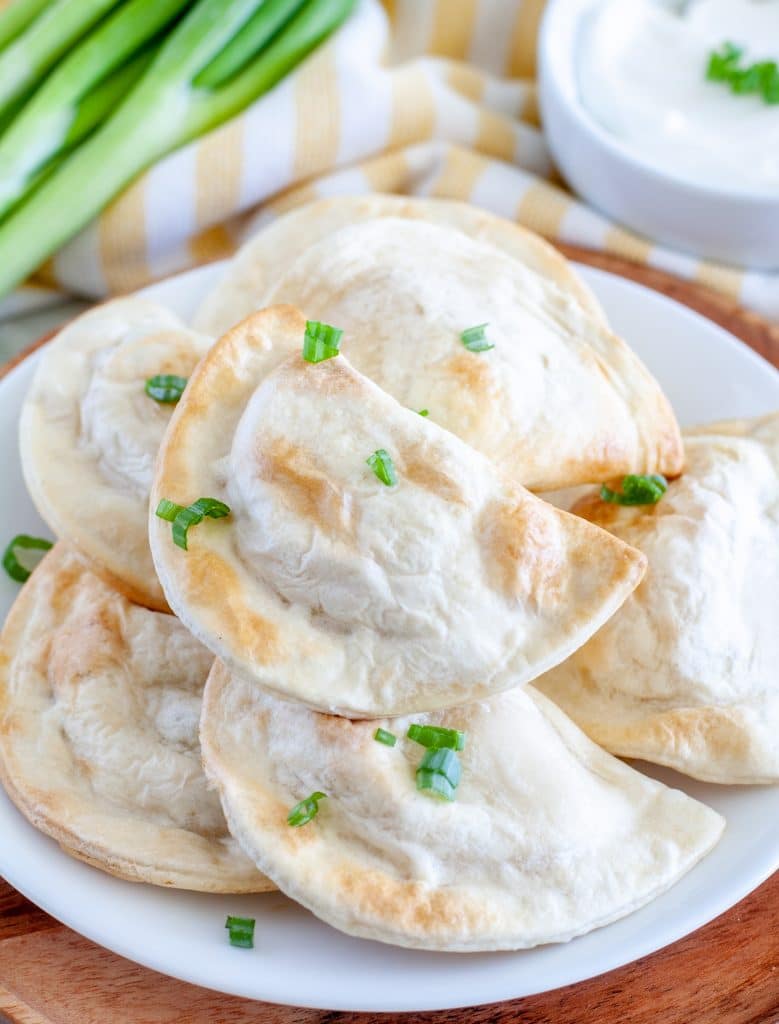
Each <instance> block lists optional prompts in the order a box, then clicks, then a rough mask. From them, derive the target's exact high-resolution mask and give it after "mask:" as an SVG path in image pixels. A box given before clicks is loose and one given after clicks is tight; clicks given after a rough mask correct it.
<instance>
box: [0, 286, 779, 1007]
mask: <svg viewBox="0 0 779 1024" xmlns="http://www.w3.org/2000/svg"><path fill="white" fill-rule="evenodd" d="M218 274H219V268H217V267H209V268H205V269H201V270H198V271H193V272H192V273H189V274H185V275H182V276H180V277H178V278H173V279H171V280H169V281H166V282H163V283H162V284H158V285H155V286H154V287H153V288H149V289H147V291H146V294H147V295H148V296H149V297H152V298H154V299H157V300H159V301H161V302H163V303H165V304H166V305H168V306H171V307H172V308H174V309H176V310H177V311H179V312H180V313H181V314H183V315H184V316H186V317H188V316H190V315H191V313H192V311H193V309H194V308H195V306H196V305H197V303H198V301H199V299H200V298H201V297H202V295H203V294H204V292H205V290H206V289H207V288H208V287H210V285H211V284H212V283H213V282H214V281H215V279H216V277H217V276H218ZM582 274H583V276H584V277H585V279H586V280H587V282H588V283H589V284H590V285H591V286H592V287H593V288H594V290H595V292H596V294H597V295H598V296H599V298H600V299H601V301H602V302H603V304H604V306H605V308H606V311H607V313H608V315H609V317H610V319H611V321H612V323H613V325H614V327H615V328H616V330H617V331H618V332H619V333H620V334H622V335H623V337H625V338H627V340H628V341H629V342H630V343H631V344H632V345H633V347H634V348H635V349H636V351H637V352H638V353H639V355H640V356H641V357H642V358H643V359H644V360H645V362H646V363H647V364H648V365H649V368H650V369H651V370H652V371H653V372H654V373H655V374H656V375H657V377H658V378H659V379H660V381H661V383H662V384H663V386H664V387H665V390H666V392H667V393H668V395H669V396H670V398H671V401H672V402H673V404H674V407H675V409H676V411H677V413H678V415H679V417H680V419H681V421H682V423H686V424H691V423H695V422H705V421H707V420H715V419H723V418H726V417H735V416H752V415H758V414H760V413H765V412H769V411H771V410H773V409H776V408H777V407H779V374H777V373H776V372H775V371H774V370H773V369H772V368H771V367H770V366H769V365H768V364H767V363H766V362H764V361H763V360H762V359H760V358H759V357H758V356H756V355H754V353H752V352H751V351H750V350H749V349H747V348H746V347H745V346H744V345H742V344H741V343H740V342H738V341H736V339H734V338H733V337H732V336H730V335H729V334H726V333H725V332H724V331H722V330H720V329H719V328H717V327H715V326H714V325H713V324H711V323H710V322H709V321H707V320H704V319H703V318H702V317H699V316H697V315H696V314H694V313H691V312H689V311H688V310H686V309H685V308H683V307H682V306H680V305H678V304H677V303H675V302H671V301H670V300H668V299H665V298H663V297H662V296H659V295H657V294H656V293H654V292H651V291H649V290H647V289H645V288H642V287H640V286H638V285H635V284H630V283H628V282H626V281H624V280H622V279H620V278H617V277H613V276H612V275H610V274H604V273H602V272H598V271H594V270H589V269H586V268H583V269H582ZM314 312H315V311H314ZM34 365H35V356H32V357H31V358H30V359H28V360H26V361H25V362H24V363H23V364H22V365H20V366H19V367H18V368H16V369H15V370H13V371H12V372H11V373H10V374H9V375H8V376H7V377H6V378H5V379H4V380H3V381H2V382H0V465H2V467H3V478H4V483H5V487H4V500H3V501H2V503H0V539H2V538H10V537H11V536H12V535H14V534H16V533H21V532H26V533H33V534H36V533H37V534H44V535H45V533H46V529H45V527H44V525H43V523H42V522H41V521H40V519H39V517H38V516H37V515H36V513H35V511H34V509H33V507H32V503H31V502H30V499H29V498H28V497H27V493H26V491H25V489H24V484H23V483H22V474H21V469H20V465H19V457H18V454H17V444H16V438H17V423H18V419H19V409H20V406H21V403H22V398H23V395H24V393H25V390H26V388H27V385H28V383H29V381H30V377H31V375H32V371H33V367H34ZM725 585H727V583H726V584H725ZM16 592H17V585H16V584H13V583H11V582H10V581H9V580H7V579H3V580H2V582H0V617H4V616H5V613H6V611H7V609H8V607H9V606H10V604H11V601H12V600H13V597H14V595H15V593H16ZM642 770H646V771H647V772H648V773H649V774H651V775H653V776H654V777H655V778H659V779H662V780H663V781H664V782H667V783H668V784H670V785H672V786H676V787H678V788H680V789H683V790H685V791H686V792H687V793H689V794H691V795H692V796H694V797H697V798H698V799H699V800H702V801H704V803H707V804H710V805H711V806H712V807H715V808H716V809H717V810H718V811H720V812H721V813H722V814H723V815H724V816H725V818H726V819H727V823H728V827H727V830H726V832H725V836H724V838H723V839H722V841H721V843H720V844H719V846H717V848H716V849H715V850H714V851H713V852H712V853H711V854H709V856H708V857H706V858H705V859H704V860H703V861H702V862H701V863H700V864H699V865H698V866H697V867H696V868H694V870H693V871H691V872H690V874H688V875H687V876H686V877H685V878H683V879H682V880H681V881H680V882H679V883H678V884H677V885H675V886H674V887H673V889H671V890H670V891H669V892H668V893H666V894H665V895H664V896H661V897H660V898H659V899H657V900H655V901H654V902H653V903H651V904H650V905H649V906H647V907H645V908H644V909H642V910H639V911H638V912H637V913H635V914H631V915H630V916H629V917H627V918H625V919H623V920H622V921H618V922H616V923H615V924H611V925H609V926H608V927H606V928H601V929H599V930H598V931H595V932H591V933H590V934H589V935H585V936H583V937H582V938H579V939H574V940H573V941H572V942H570V943H568V944H565V945H554V946H545V947H541V948H538V949H534V950H529V951H525V952H520V953H490V954H487V953H482V954H444V953H439V954H436V953H426V952H415V951H411V950H406V949H396V948H393V947H391V946H384V945H381V944H379V943H376V942H367V941H363V940H358V939H352V938H348V937H347V936H346V935H341V934H340V933H339V932H336V931H333V930H332V929H331V928H329V927H328V926H327V925H325V924H322V923H321V922H319V921H318V920H317V919H316V918H314V917H312V916H311V915H310V914H308V913H307V912H306V911H304V910H302V909H301V908H300V907H297V906H296V905H294V904H293V903H291V902H290V901H289V900H287V899H286V898H285V897H283V896H281V895H279V894H277V893H273V894H270V895H265V896H251V897H250V896H204V895H198V894H192V893H184V892H175V891H172V890H165V889H158V888H155V887H153V886H149V885H136V884H133V883H130V882H122V881H119V880H118V879H115V878H112V877H110V876H109V875H105V874H103V873H102V872H100V871H97V870H95V869H93V868H90V867H87V866H86V865H85V864H82V863H80V862H78V861H75V860H72V859H71V858H70V857H68V856H67V855H66V854H64V853H62V852H61V851H60V849H59V848H58V846H57V845H56V843H54V842H53V841H52V840H50V839H48V838H46V837H45V836H43V835H40V834H39V833H38V832H36V831H35V829H33V828H32V826H30V825H28V823H27V821H26V820H25V819H24V818H23V817H22V816H21V814H19V813H18V811H17V810H16V809H15V808H14V807H13V805H12V804H11V803H10V801H9V800H8V799H7V798H6V797H5V795H4V794H2V793H0V836H2V840H0V873H2V874H3V875H4V876H5V878H6V879H7V880H8V882H9V883H10V884H11V885H13V886H15V887H16V888H17V889H19V890H20V891H21V892H23V893H24V894H25V895H26V896H28V897H29V898H30V899H31V900H32V901H33V902H34V903H37V904H38V905H39V906H40V907H43V909H44V910H47V911H48V912H49V913H50V914H52V915H54V917H56V918H59V920H60V921H62V922H64V923H65V924H67V925H69V926H70V927H71V928H74V929H75V930H76V931H77V932H81V934H82V935H85V936H87V937H88V938H90V939H92V940H94V941H95V942H97V943H99V944H100V945H102V946H106V947H108V948H109V949H111V950H114V951H115V952H116V953H119V954H121V955H122V956H125V957H128V958H129V959H131V960H135V961H137V962H138V963H141V964H145V965H146V966H147V967H151V968H153V969H154V970H156V971H162V972H163V973H165V974H170V975H173V976H174V977H177V978H181V979H183V980H185V981H190V982H194V983H195V984H197V985H205V986H207V987H209V988H214V989H219V990H221V991H223V992H229V993H233V994H235V995H241V996H249V997H253V998H256V999H264V1000H269V1001H271V1002H275V1003H287V1004H291V1005H296V1006H310V1007H317V1008H322V1009H332V1010H368V1011H382V1010H384V1011H402V1010H429V1009H443V1008H449V1007H456V1006H467V1005H474V1004H478V1003H487V1002H494V1001H497V1000H504V999H512V998H516V997H519V996H525V995H531V994H533V993H537V992H543V991H547V990H549V989H554V988H557V987H559V986H561V985H568V984H571V983H572V982H577V981H582V980H583V979H585V978H590V977H593V976H594V975H596V974H601V973H603V972H604V971H609V970H611V969H613V968H615V967H619V966H620V965H622V964H625V963H628V962H629V961H631V960H635V959H637V958H638V957H641V956H645V955H646V954H648V953H652V952H653V951H654V950H657V949H660V948H661V947H662V946H665V945H667V944H668V943H670V942H674V941H675V940H676V939H679V938H681V937H682V936H683V935H686V934H688V933H689V932H691V931H693V930H694V929H696V928H699V927H700V926H701V925H703V924H705V923H706V922H707V921H710V920H711V919H712V918H714V917H716V916H717V915H718V914H721V913H722V912H723V911H725V910H727V909H728V907H731V906H732V905H733V904H734V903H736V902H738V900H740V899H742V898H743V897H744V896H745V895H746V894H747V893H748V892H750V891H751V890H752V889H754V888H756V887H757V886H758V885H759V884H760V883H761V882H762V881H763V880H764V879H765V878H767V877H768V876H769V875H770V874H771V873H772V872H773V871H774V870H776V868H777V867H779V787H757V786H753V787H741V788H736V787H717V786H713V785H704V784H703V783H698V782H694V781H692V780H690V779H687V778H685V777H683V776H681V775H676V774H675V773H674V772H671V771H666V770H662V769H657V768H649V767H648V766H642ZM228 913H230V914H240V915H244V916H253V917H256V919H257V928H256V933H255V948H254V950H242V949H235V948H232V947H231V946H230V945H229V944H228V942H227V939H226V934H225V930H224V919H225V915H226V914H228Z"/></svg>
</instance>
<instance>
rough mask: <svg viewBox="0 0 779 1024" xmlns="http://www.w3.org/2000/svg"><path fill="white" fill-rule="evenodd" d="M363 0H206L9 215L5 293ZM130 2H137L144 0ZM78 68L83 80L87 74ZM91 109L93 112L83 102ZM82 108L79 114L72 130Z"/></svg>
mask: <svg viewBox="0 0 779 1024" xmlns="http://www.w3.org/2000/svg"><path fill="white" fill-rule="evenodd" d="M62 2H63V0H59V3H57V4H55V5H54V6H55V7H58V6H60V4H61V3H62ZM79 2H80V3H85V5H87V6H92V4H91V3H89V4H87V0H79ZM157 2H158V3H159V4H160V5H162V3H163V0H157ZM354 3H355V0H303V2H301V0H264V2H263V0H198V2H197V3H196V4H195V5H194V7H192V9H191V10H189V11H188V12H187V13H186V14H185V16H184V17H183V18H182V19H181V20H180V21H179V22H178V23H177V24H176V25H175V27H174V28H173V30H172V31H171V32H170V34H169V35H168V36H167V37H166V38H165V40H164V42H163V43H162V45H161V46H160V48H159V50H158V51H157V52H156V53H155V55H154V58H153V59H152V61H151V63H150V64H149V66H148V67H146V68H145V70H144V71H143V73H142V74H141V77H140V79H139V80H138V81H137V82H136V84H135V86H134V88H132V89H131V91H130V93H129V94H128V95H127V97H126V98H125V100H124V101H123V102H122V103H121V104H120V105H119V107H118V108H117V109H116V110H115V111H114V113H113V114H111V115H110V116H109V117H108V119H107V120H106V121H104V122H103V123H102V124H101V125H99V127H97V128H95V129H94V130H93V131H92V134H91V135H89V137H88V138H86V140H85V141H84V142H83V143H82V144H81V145H78V146H77V147H76V148H75V149H74V150H73V152H72V153H69V154H67V155H65V157H64V158H63V159H61V162H60V163H59V165H58V166H56V167H55V168H54V169H53V171H51V173H49V174H48V175H46V174H44V176H43V180H40V181H39V182H38V183H37V186H36V187H35V188H34V191H32V193H31V194H29V196H28V198H27V199H26V200H25V201H24V202H22V203H21V204H20V205H18V206H17V208H16V209H15V210H13V211H12V212H11V213H10V215H9V216H8V217H7V218H6V220H5V221H4V222H3V223H2V224H1V225H0V295H2V294H4V293H5V292H7V291H9V290H10V289H11V288H13V287H14V285H16V284H18V283H19V282H20V281H21V280H23V279H24V278H25V277H26V276H27V275H28V274H29V273H30V272H31V271H33V270H35V268H36V267H38V266H39V265H40V263H42V262H43V260H45V259H46V258H47V257H48V256H50V255H51V254H52V253H53V252H55V251H56V250H57V249H59V248H60V246H61V245H63V244H64V243H65V242H66V241H67V240H68V239H69V238H71V237H72V236H73V235H74V234H75V233H76V232H77V231H79V230H80V229H81V228H82V227H84V225H86V224H87V223H88V222H89V221H90V220H92V219H93V218H94V217H95V216H97V214H99V213H100V211H101V210H102V209H103V207H105V206H106V205H107V204H108V203H109V202H110V201H111V199H113V197H114V196H115V195H117V194H118V193H119V192H121V191H122V189H123V188H124V187H125V186H126V185H128V184H129V183H130V182H131V181H132V180H133V178H135V177H136V176H137V175H138V174H139V173H140V172H141V171H143V170H144V169H145V168H146V167H148V166H150V165H151V164H153V163H155V162H156V161H157V160H159V159H160V158H161V157H163V156H165V155H166V154H167V153H169V152H171V151H172V150H174V149H177V148H178V147H179V146H182V145H184V144H185V143H186V142H189V141H191V140H192V139H194V138H197V137H198V136H200V135H203V134H205V133H206V132H209V131H211V130H212V129H213V128H215V127H217V126H218V125H220V124H222V123H223V122H224V121H226V120H228V119H229V118H231V117H233V116H235V115H236V114H238V113H239V112H240V111H241V110H243V109H244V108H245V107H247V106H248V105H249V104H250V103H252V102H253V101H254V100H256V99H257V98H258V97H259V96H261V95H263V94H264V93H265V92H267V91H268V90H269V89H271V88H272V87H273V86H274V85H275V84H276V83H277V82H278V81H279V80H280V79H282V78H283V77H284V76H285V75H286V74H288V73H289V72H290V71H291V70H292V69H293V68H294V67H295V66H296V65H297V64H299V63H300V61H301V60H303V59H304V58H305V57H306V56H307V55H308V54H309V53H310V52H311V50H313V49H314V48H315V47H316V46H317V45H319V43H321V42H322V40H324V39H325V38H326V37H327V36H328V35H329V34H330V33H331V32H332V31H333V30H334V29H335V28H337V27H338V26H339V25H340V24H341V23H342V22H343V21H344V20H345V18H346V17H347V16H348V15H349V13H350V12H351V10H352V8H353V6H354ZM127 6H128V7H129V6H133V7H134V8H136V9H137V8H138V7H140V6H142V0H131V4H128V5H127ZM166 6H169V5H166ZM109 24H110V22H107V23H106V26H104V28H105V29H106V30H107V26H108V25H109ZM24 38H25V35H24V34H23V35H22V36H20V37H19V39H20V41H23V40H24ZM13 45H16V44H13ZM81 49H83V47H80V48H79V50H81ZM77 52H78V51H77ZM74 59H75V54H74ZM1 63H2V57H0V64H1ZM97 63H98V62H97V59H96V63H95V65H94V67H95V68H96V67H97ZM93 73H97V72H93ZM93 73H89V74H87V73H84V76H83V78H81V79H80V85H79V86H78V88H76V87H75V86H74V89H73V94H75V95H77V94H78V91H79V89H81V88H84V87H86V83H87V82H88V81H90V80H92V74H93ZM73 74H74V79H73V80H74V81H75V80H77V79H78V78H79V76H78V75H76V73H75V72H73ZM71 101H72V96H71ZM82 102H83V101H82ZM81 111H82V113H81V116H82V117H85V115H84V114H83V106H82V107H81ZM78 117H79V115H78V113H77V116H76V120H75V121H74V120H71V121H70V122H69V125H70V127H69V129H68V130H69V131H70V132H73V130H74V128H73V126H74V124H75V123H77V122H78ZM88 120H89V119H88V118H87V121H88ZM90 127H91V126H90ZM43 148H45V147H43ZM51 149H52V150H53V149H54V143H51ZM55 159H56V157H55ZM38 173H40V172H38Z"/></svg>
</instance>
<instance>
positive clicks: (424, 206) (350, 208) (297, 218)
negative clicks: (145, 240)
mask: <svg viewBox="0 0 779 1024" xmlns="http://www.w3.org/2000/svg"><path fill="white" fill-rule="evenodd" d="M387 218H391V219H392V220H393V221H395V220H397V219H401V220H405V221H412V222H413V221H416V222H421V223H423V224H425V223H427V224H433V225H438V226H440V227H443V228H447V229H449V230H450V231H452V232H455V233H457V234H462V235H465V236H466V237H468V238H473V239H475V240H477V241H481V242H485V243H487V244H489V245H490V246H492V247H493V248H494V249H497V250H498V251H499V252H502V253H504V254H505V255H506V256H510V257H511V259H513V260H514V261H516V262H517V263H521V264H523V265H524V266H526V267H529V268H530V270H534V271H535V272H536V273H537V274H540V275H541V276H542V277H545V278H548V279H549V280H550V281H552V282H553V283H554V284H556V285H557V286H558V287H559V288H561V289H562V290H563V291H567V292H569V293H570V294H571V295H572V296H573V297H574V298H575V299H576V300H577V301H578V302H579V303H580V304H581V305H582V306H583V307H584V309H586V310H587V312H588V313H589V314H590V315H591V316H592V317H593V318H594V319H596V320H599V321H601V323H604V324H605V323H606V314H605V313H604V312H603V309H602V307H601V305H600V303H599V302H598V300H597V299H596V298H595V295H594V294H593V292H592V291H590V289H589V288H588V287H587V285H586V284H585V283H584V281H582V279H581V278H580V277H579V275H578V274H577V273H576V271H575V270H574V269H573V267H572V266H571V264H570V263H569V262H568V260H566V259H565V257H564V256H561V255H560V253H559V252H558V251H557V249H555V248H554V246H552V245H550V244H549V242H546V241H544V239H543V238H541V236H540V235H537V234H535V233H534V232H533V231H528V230H527V229H526V228H523V227H521V226H520V225H519V224H515V223H513V222H512V221H508V220H505V219H504V218H503V217H496V216H495V215H494V214H492V213H488V212H487V211H486V210H480V209H477V208H476V207H475V206H471V205H470V204H469V203H460V202H457V201H455V200H452V199H437V198H436V199H420V198H415V197H409V196H398V195H384V194H381V193H379V194H373V195H364V196H333V197H331V198H328V199H315V200H314V201H313V202H310V203H306V205H305V206H300V207H298V208H297V209H294V210H291V211H289V212H288V213H285V214H284V215H283V216H281V217H278V218H277V219H276V220H274V221H272V222H271V223H270V224H266V225H265V226H263V227H262V228H261V229H260V230H259V231H258V232H257V233H256V234H255V235H254V236H253V237H252V238H250V239H249V241H248V242H246V243H245V244H244V245H243V246H242V247H241V249H240V250H239V251H238V252H237V253H236V255H235V256H234V257H233V259H232V260H230V262H229V264H228V266H227V269H226V270H225V272H224V274H223V275H222V277H221V278H220V279H219V281H218V283H217V285H216V287H215V288H214V289H213V290H212V291H211V292H209V294H208V295H206V297H205V299H204V300H203V302H202V303H201V306H200V309H199V310H198V311H197V313H196V315H195V327H197V328H198V329H199V330H201V331H205V333H206V334H211V335H214V337H218V336H220V335H222V334H224V333H225V332H226V331H228V330H229V329H230V328H231V327H233V326H234V325H235V324H236V323H238V321H239V320H243V319H244V317H247V316H249V314H250V313H254V312H255V311H256V310H257V309H259V308H260V307H261V306H263V305H266V304H267V303H266V302H265V301H264V300H265V298H266V297H267V294H268V290H269V288H271V287H275V285H276V283H277V282H278V281H280V280H281V279H282V278H283V277H284V276H285V275H286V273H287V271H288V270H290V268H291V267H292V266H293V264H294V263H295V261H296V260H297V259H298V257H299V256H301V255H302V253H303V252H304V251H305V250H306V249H308V248H309V247H312V246H315V245H317V244H318V243H319V242H322V241H327V240H328V239H331V238H333V237H334V236H335V235H336V234H337V233H338V232H340V231H341V229H342V228H345V227H349V226H350V225H358V224H364V223H366V222H368V221H376V220H384V219H387Z"/></svg>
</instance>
